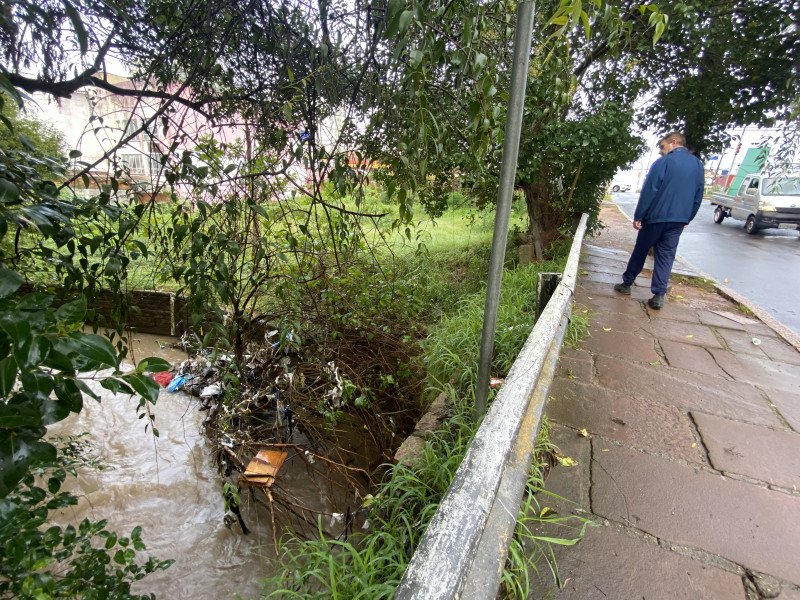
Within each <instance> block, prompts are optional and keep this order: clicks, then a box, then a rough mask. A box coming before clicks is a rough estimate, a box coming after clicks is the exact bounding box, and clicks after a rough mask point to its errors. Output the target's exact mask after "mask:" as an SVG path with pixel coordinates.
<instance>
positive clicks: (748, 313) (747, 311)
mask: <svg viewBox="0 0 800 600" xmlns="http://www.w3.org/2000/svg"><path fill="white" fill-rule="evenodd" d="M736 308H738V309H739V312H741V313H742V314H743V315H746V316H748V317H755V316H756V313H754V312H753V311H752V310H750V309H749V308H747V307H746V306H745V305H744V304H737V305H736Z"/></svg>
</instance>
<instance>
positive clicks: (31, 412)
mask: <svg viewBox="0 0 800 600" xmlns="http://www.w3.org/2000/svg"><path fill="white" fill-rule="evenodd" d="M18 399H19V400H18ZM41 425H42V413H41V411H40V410H39V406H38V405H36V404H35V403H32V402H29V401H28V398H26V397H25V395H24V394H22V395H17V396H15V397H14V402H9V403H7V404H5V403H0V427H2V428H5V429H12V428H16V427H41Z"/></svg>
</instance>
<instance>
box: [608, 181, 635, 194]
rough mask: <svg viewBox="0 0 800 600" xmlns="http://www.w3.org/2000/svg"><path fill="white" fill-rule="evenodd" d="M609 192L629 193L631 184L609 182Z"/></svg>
mask: <svg viewBox="0 0 800 600" xmlns="http://www.w3.org/2000/svg"><path fill="white" fill-rule="evenodd" d="M611 191H612V192H630V191H631V184H630V183H622V182H620V181H612V182H611Z"/></svg>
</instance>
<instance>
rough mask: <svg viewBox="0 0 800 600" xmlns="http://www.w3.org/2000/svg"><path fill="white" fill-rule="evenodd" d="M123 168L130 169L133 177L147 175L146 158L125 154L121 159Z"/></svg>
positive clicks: (139, 155)
mask: <svg viewBox="0 0 800 600" xmlns="http://www.w3.org/2000/svg"><path fill="white" fill-rule="evenodd" d="M120 158H121V160H122V164H123V166H124V167H125V168H126V169H128V171H129V172H130V174H131V175H145V174H146V171H145V169H144V156H143V155H141V154H123V155H122V156H121V157H120Z"/></svg>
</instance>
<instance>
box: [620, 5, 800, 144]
mask: <svg viewBox="0 0 800 600" xmlns="http://www.w3.org/2000/svg"><path fill="white" fill-rule="evenodd" d="M663 10H664V11H665V12H668V13H670V14H672V15H673V17H672V19H671V21H670V26H669V29H668V30H667V31H666V33H665V34H664V37H663V38H662V40H661V41H660V43H659V47H658V49H657V56H648V55H647V54H650V53H647V54H640V55H638V56H634V57H632V59H633V60H635V61H637V64H638V65H639V68H640V69H641V72H642V75H643V76H645V77H647V78H648V79H649V80H650V81H652V82H654V88H655V90H654V91H655V92H656V94H655V98H654V100H653V102H652V104H651V105H650V106H648V107H647V109H646V110H645V112H644V115H643V123H645V124H646V125H648V126H651V127H655V128H657V129H658V130H660V131H666V130H669V129H683V130H685V132H686V135H687V138H688V140H689V144H690V145H691V146H693V147H694V149H695V150H696V152H697V153H698V154H700V155H706V154H708V153H709V152H715V151H719V150H722V149H723V148H724V147H725V146H726V145H727V143H729V141H730V140H729V138H728V136H727V134H726V133H725V130H726V129H727V128H731V127H741V126H744V125H756V126H759V127H771V126H774V125H776V124H779V123H788V122H791V121H793V120H794V119H795V118H796V116H794V115H793V112H792V111H793V106H795V105H796V102H797V98H798V96H800V78H799V76H800V73H798V65H800V36H798V27H800V3H799V2H797V0H775V1H773V0H713V1H710V2H706V1H695V0H684V1H680V2H676V1H673V2H669V3H668V4H666V5H665V6H664V7H663Z"/></svg>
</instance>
